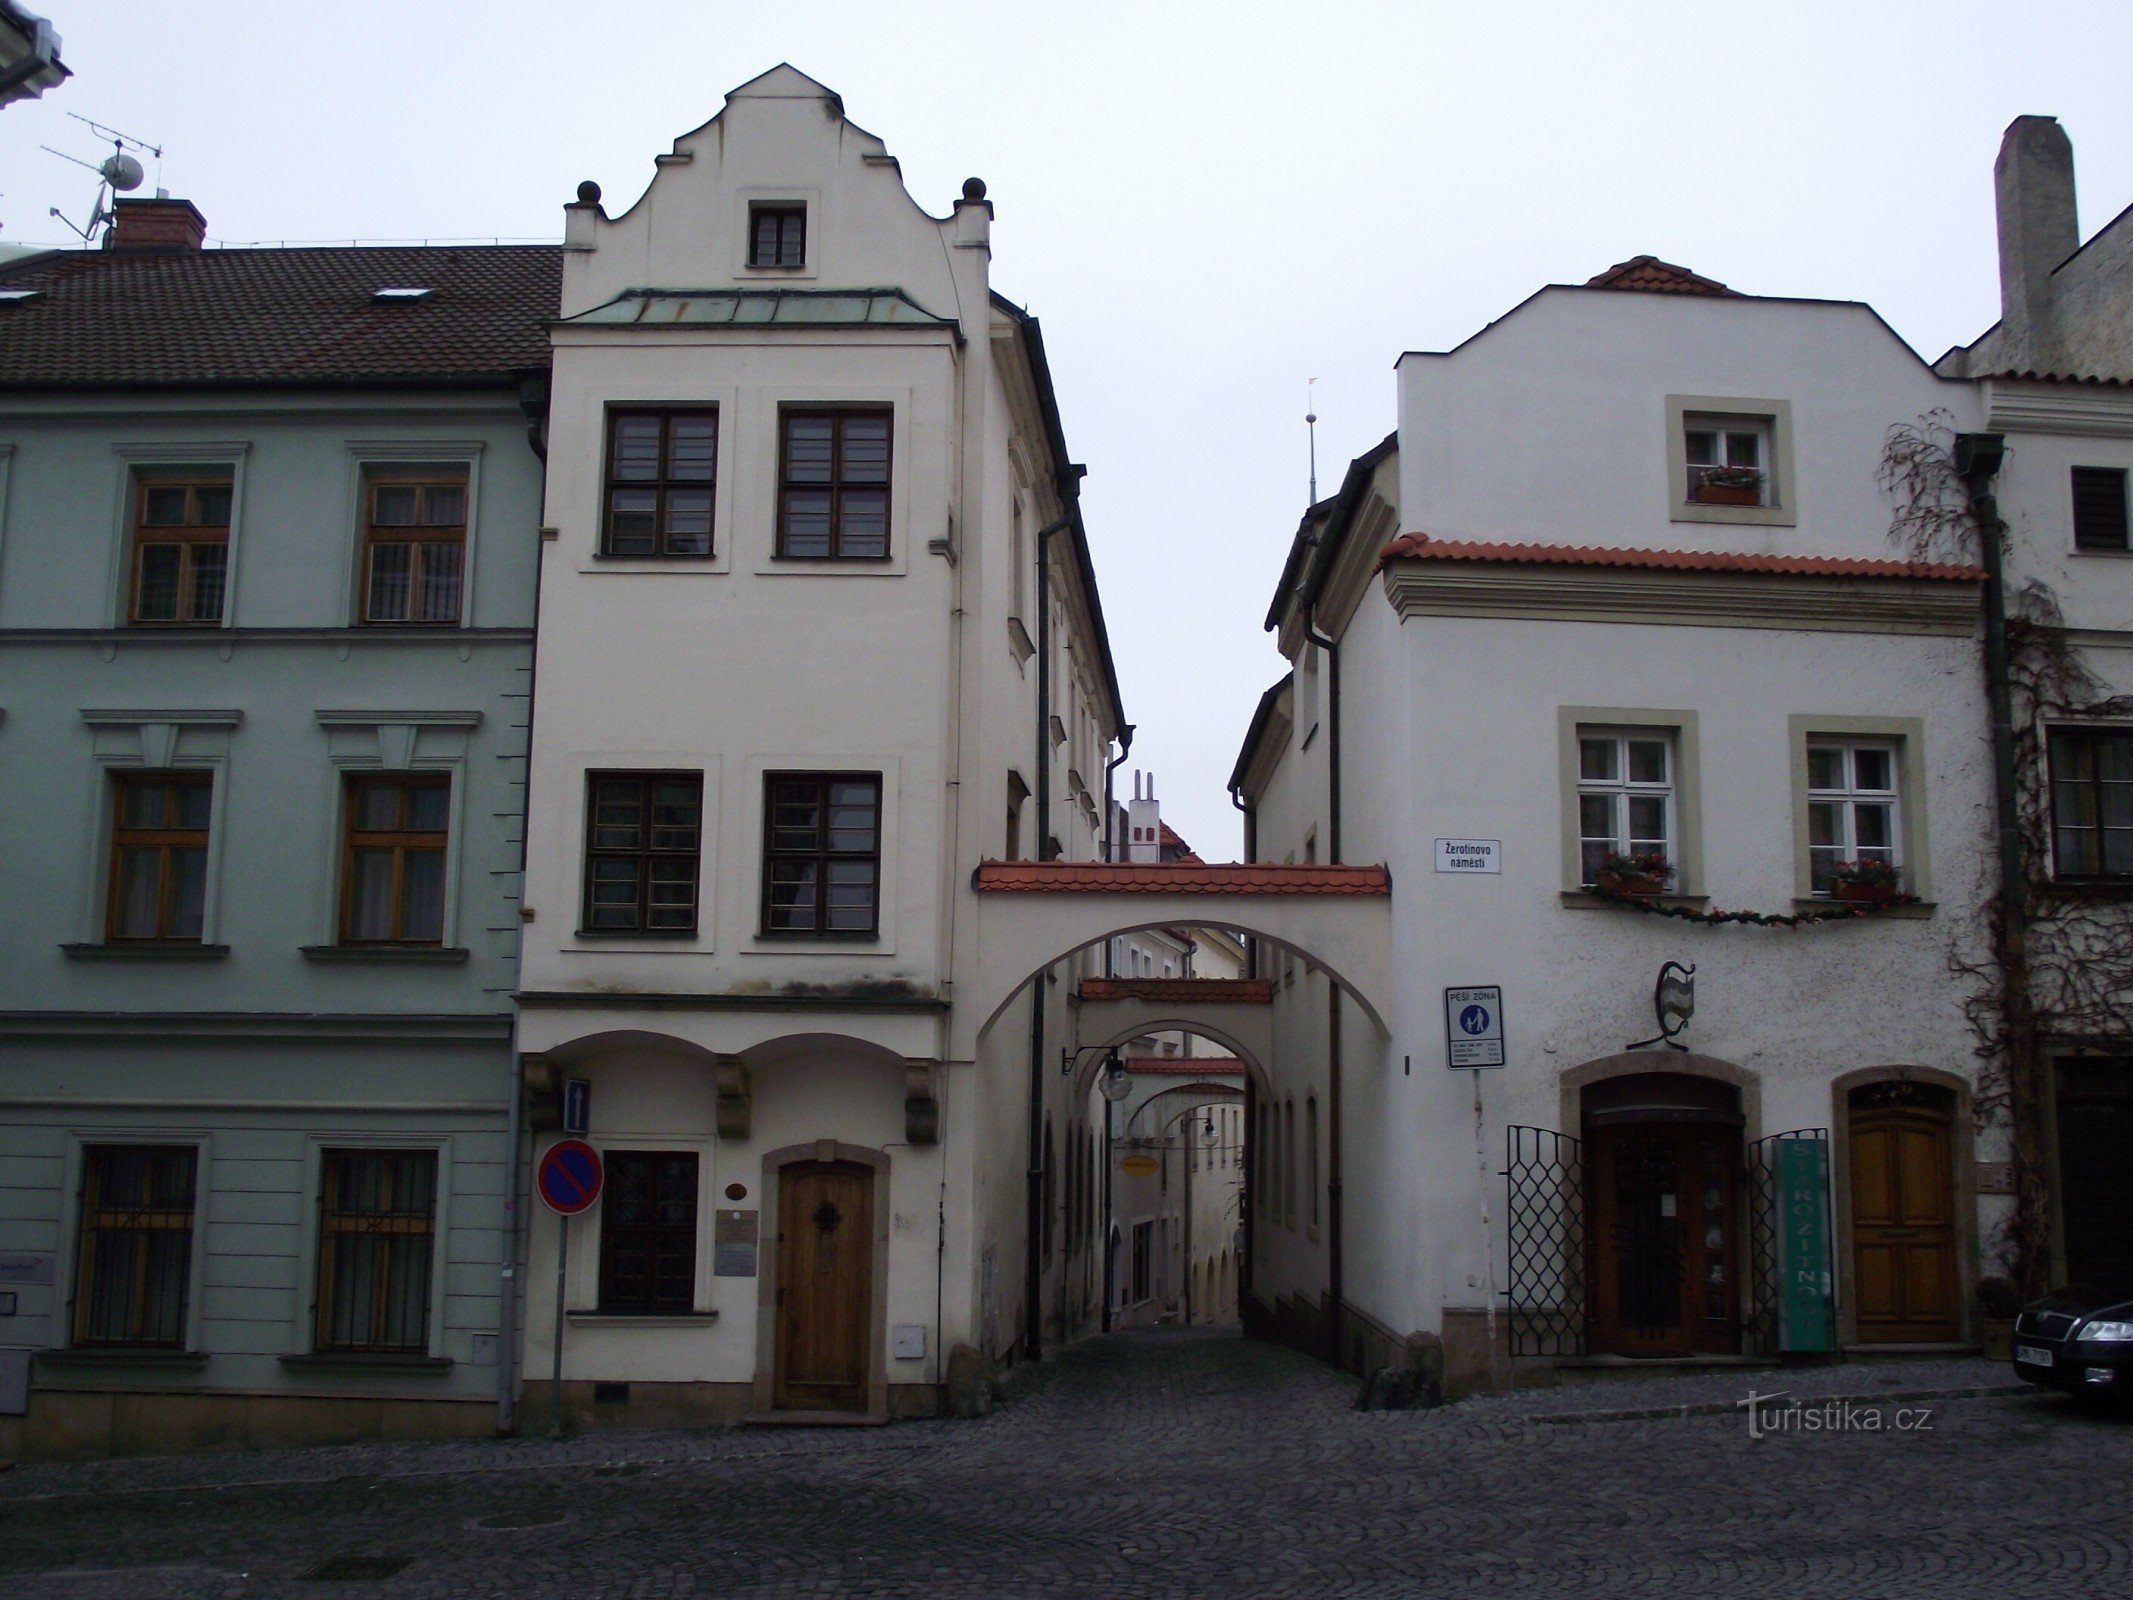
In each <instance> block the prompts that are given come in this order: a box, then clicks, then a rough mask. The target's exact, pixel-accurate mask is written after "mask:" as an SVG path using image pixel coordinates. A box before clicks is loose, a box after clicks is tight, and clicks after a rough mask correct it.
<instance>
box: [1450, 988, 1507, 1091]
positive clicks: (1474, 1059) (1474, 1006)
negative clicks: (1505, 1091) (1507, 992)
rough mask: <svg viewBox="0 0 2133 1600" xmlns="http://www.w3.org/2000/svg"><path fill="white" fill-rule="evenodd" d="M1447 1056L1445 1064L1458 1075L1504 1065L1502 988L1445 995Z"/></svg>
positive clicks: (1454, 991) (1465, 990)
mask: <svg viewBox="0 0 2133 1600" xmlns="http://www.w3.org/2000/svg"><path fill="white" fill-rule="evenodd" d="M1444 1052H1445V1063H1444V1064H1445V1065H1446V1066H1448V1067H1450V1068H1451V1069H1452V1070H1453V1071H1455V1072H1463V1071H1465V1070H1466V1069H1468V1068H1470V1067H1500V1066H1502V1065H1503V1064H1504V1060H1503V990H1502V989H1501V988H1499V987H1498V986H1497V985H1495V984H1469V985H1468V986H1467V987H1465V988H1463V989H1447V990H1445V991H1444Z"/></svg>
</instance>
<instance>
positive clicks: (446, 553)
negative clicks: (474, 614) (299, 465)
mask: <svg viewBox="0 0 2133 1600" xmlns="http://www.w3.org/2000/svg"><path fill="white" fill-rule="evenodd" d="M366 494H367V499H368V503H369V512H368V515H367V516H366V517H365V519H364V525H363V620H364V621H365V622H401V623H410V622H411V623H421V624H424V625H430V626H442V627H450V626H452V625H453V624H456V623H457V622H458V621H459V599H460V593H461V590H462V588H463V580H464V569H465V566H466V554H467V483H466V479H465V478H464V477H456V478H438V477H434V476H422V477H399V476H394V477H390V478H386V477H380V476H373V477H371V478H369V479H368V480H367V482H366Z"/></svg>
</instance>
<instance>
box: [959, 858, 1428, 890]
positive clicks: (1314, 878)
mask: <svg viewBox="0 0 2133 1600" xmlns="http://www.w3.org/2000/svg"><path fill="white" fill-rule="evenodd" d="M972 882H973V883H974V884H975V886H976V887H977V889H978V891H979V892H980V893H993V894H1314V895H1316V894H1374V895H1385V894H1391V893H1392V874H1390V873H1389V872H1387V871H1386V870H1385V869H1384V868H1383V867H1325V866H1289V865H1276V864H1274V863H1272V862H1263V863H1260V864H1258V865H1245V864H1242V863H1239V862H1234V861H1232V862H1225V863H1222V864H1220V865H1217V866H1209V865H1207V864H1206V863H1205V862H1198V863H1194V862H1188V861H1109V862H1106V861H981V862H979V863H978V869H977V871H976V872H975V873H974V874H972Z"/></svg>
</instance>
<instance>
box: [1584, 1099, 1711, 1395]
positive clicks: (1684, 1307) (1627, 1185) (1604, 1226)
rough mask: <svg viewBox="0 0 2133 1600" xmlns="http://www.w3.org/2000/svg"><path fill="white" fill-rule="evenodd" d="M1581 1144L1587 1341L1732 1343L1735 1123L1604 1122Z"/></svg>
mask: <svg viewBox="0 0 2133 1600" xmlns="http://www.w3.org/2000/svg"><path fill="white" fill-rule="evenodd" d="M1588 1148H1589V1151H1590V1159H1591V1162H1592V1177H1591V1185H1592V1187H1591V1191H1590V1193H1591V1205H1592V1210H1591V1227H1590V1230H1589V1232H1588V1235H1587V1237H1588V1238H1589V1239H1590V1240H1591V1252H1592V1261H1591V1274H1592V1275H1591V1284H1592V1348H1593V1350H1594V1351H1595V1352H1596V1353H1599V1354H1603V1355H1625V1356H1686V1355H1697V1354H1730V1353H1734V1352H1737V1351H1738V1350H1739V1349H1740V1314H1739V1298H1740V1292H1739V1286H1738V1283H1737V1282H1736V1274H1735V1270H1734V1262H1735V1260H1736V1259H1737V1254H1736V1240H1735V1232H1736V1227H1735V1221H1734V1218H1735V1214H1736V1211H1737V1209H1738V1208H1737V1205H1736V1191H1737V1189H1738V1185H1739V1176H1740V1135H1739V1132H1738V1130H1737V1129H1734V1128H1732V1127H1728V1126H1720V1125H1712V1124H1697V1123H1682V1122H1660V1123H1649V1124H1643V1125H1637V1124H1630V1125H1624V1126H1614V1127H1600V1128H1595V1129H1593V1130H1592V1134H1591V1138H1590V1141H1589V1146H1588Z"/></svg>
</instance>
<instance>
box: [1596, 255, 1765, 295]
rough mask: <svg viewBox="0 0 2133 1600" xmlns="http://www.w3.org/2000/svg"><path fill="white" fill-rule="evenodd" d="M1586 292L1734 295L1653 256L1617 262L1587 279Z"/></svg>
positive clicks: (1711, 281)
mask: <svg viewBox="0 0 2133 1600" xmlns="http://www.w3.org/2000/svg"><path fill="white" fill-rule="evenodd" d="M1585 287H1586V288H1588V289H1641V290H1643V291H1644V292H1645V293H1647V294H1738V293H1739V292H1740V291H1739V290H1737V289H1728V288H1727V287H1726V286H1725V285H1724V284H1722V283H1720V282H1719V281H1718V280H1717V279H1716V278H1703V277H1698V276H1697V275H1696V274H1695V273H1693V272H1691V271H1689V269H1688V268H1687V267H1677V266H1675V265H1674V263H1673V262H1671V261H1661V260H1660V259H1659V258H1658V257H1657V256H1631V257H1630V258H1629V259H1628V260H1627V261H1617V262H1616V263H1615V264H1614V265H1613V266H1611V267H1609V268H1608V269H1607V270H1606V271H1605V272H1603V273H1601V274H1599V275H1598V276H1597V277H1592V278H1587V279H1586V280H1585Z"/></svg>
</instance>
